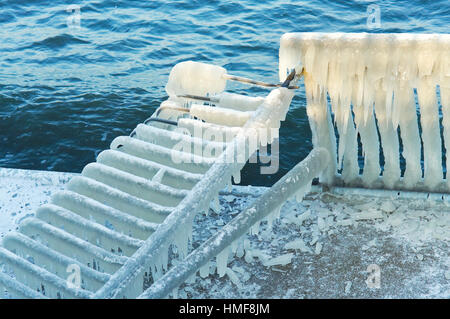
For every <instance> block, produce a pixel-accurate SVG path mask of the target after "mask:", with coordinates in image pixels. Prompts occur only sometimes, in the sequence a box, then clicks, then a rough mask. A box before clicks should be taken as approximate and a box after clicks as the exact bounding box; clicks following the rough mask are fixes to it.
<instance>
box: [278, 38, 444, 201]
mask: <svg viewBox="0 0 450 319" xmlns="http://www.w3.org/2000/svg"><path fill="white" fill-rule="evenodd" d="M299 63H301V64H302V66H303V68H304V81H305V90H306V97H307V114H308V117H309V121H310V126H311V129H312V137H313V145H314V147H325V148H326V149H328V150H329V151H330V152H331V153H332V154H336V157H334V156H333V157H334V158H335V160H333V161H332V163H331V164H330V166H329V167H328V169H327V170H326V171H325V172H324V174H322V176H321V178H320V180H321V182H322V183H323V184H328V185H340V186H356V187H365V188H384V189H398V190H414V191H427V192H441V193H448V192H450V178H449V177H448V176H447V173H446V172H447V170H449V169H450V156H449V155H448V153H447V150H450V35H449V34H367V33H358V34H346V33H287V34H285V35H283V36H282V38H281V45H280V78H281V79H283V78H285V77H286V74H287V73H286V72H287V71H288V70H290V69H292V68H294V67H295V66H296V65H298V64H299ZM444 159H445V160H444Z"/></svg>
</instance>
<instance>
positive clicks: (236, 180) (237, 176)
mask: <svg viewBox="0 0 450 319" xmlns="http://www.w3.org/2000/svg"><path fill="white" fill-rule="evenodd" d="M233 180H234V183H235V184H240V183H241V171H240V170H237V171H236V172H234V174H233Z"/></svg>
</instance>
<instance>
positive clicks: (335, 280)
mask: <svg viewBox="0 0 450 319" xmlns="http://www.w3.org/2000/svg"><path fill="white" fill-rule="evenodd" d="M74 175H76V174H72V173H58V172H43V171H29V170H17V169H4V168H0V190H1V192H0V207H1V208H0V233H1V235H2V236H4V234H5V233H7V232H9V231H10V230H11V229H15V228H16V227H17V225H18V223H19V222H20V221H21V220H23V219H24V218H25V217H27V216H29V215H31V214H34V212H35V211H36V209H37V208H38V207H39V206H40V205H41V204H42V203H45V202H47V201H49V200H50V197H51V194H52V193H54V192H56V191H58V190H60V189H61V188H63V187H64V184H65V183H66V182H67V181H68V180H69V179H70V177H72V176H74ZM263 190H264V188H262V187H247V186H246V187H239V186H237V187H233V190H232V191H231V193H222V195H221V196H220V202H221V207H222V209H221V211H220V212H219V214H214V213H212V214H210V215H209V216H198V218H197V220H196V226H195V230H194V240H196V241H199V242H200V241H202V240H205V239H206V238H207V237H208V236H210V235H211V233H213V232H214V231H215V230H216V229H218V228H220V227H222V226H223V224H224V223H226V222H228V221H229V220H230V219H231V218H232V217H233V216H235V215H236V214H237V213H238V212H239V211H241V210H242V208H244V207H245V206H246V205H247V204H248V203H249V202H250V201H252V200H253V199H254V197H255V196H259V195H260V194H261V193H262V192H263ZM313 190H314V189H313ZM315 191H316V193H312V194H310V195H309V196H308V197H307V198H306V199H305V200H304V201H303V202H302V203H294V202H288V203H287V204H286V206H285V207H284V208H283V210H282V212H281V219H280V221H279V222H277V223H275V226H274V233H273V234H271V233H270V232H268V233H267V235H264V227H265V226H264V225H262V232H261V233H262V234H263V235H262V236H261V237H260V238H259V239H256V238H254V237H252V238H251V241H250V244H251V246H252V249H253V257H252V259H253V261H252V262H251V263H246V262H244V258H235V259H234V261H233V262H231V263H230V265H229V266H230V268H231V270H232V271H233V274H234V275H235V276H233V279H230V277H228V276H225V277H223V278H218V276H216V275H212V276H209V277H208V278H206V279H200V278H199V277H197V279H196V281H195V282H194V283H190V284H187V285H185V286H183V287H182V289H180V290H179V293H178V296H179V297H193V298H318V297H322V298H347V297H358V298H360V297H362V298H382V297H384V298H396V297H401V298H411V297H435V298H438V297H440V298H449V297H450V256H449V254H448V244H449V237H450V234H449V229H450V207H449V206H450V204H449V203H435V202H433V201H430V200H428V201H427V200H422V199H420V200H419V199H414V198H412V199H408V198H404V199H400V200H392V199H390V198H386V197H384V198H381V199H380V198H376V197H373V196H372V197H370V196H367V195H364V196H363V195H361V194H358V192H355V193H353V194H350V193H349V194H346V195H345V196H344V195H343V194H338V193H334V194H332V193H322V194H320V193H318V192H317V191H318V189H317V188H316V189H315ZM374 194H375V193H374ZM374 194H372V195H374ZM280 257H281V258H280ZM283 263H286V264H285V265H282V264H283ZM370 264H377V265H379V266H380V268H381V288H380V289H376V288H375V289H370V288H368V287H367V285H366V283H365V280H366V279H367V277H368V274H367V273H366V270H367V266H368V265H370ZM244 287H245V288H244Z"/></svg>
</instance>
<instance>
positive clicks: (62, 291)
mask: <svg viewBox="0 0 450 319" xmlns="http://www.w3.org/2000/svg"><path fill="white" fill-rule="evenodd" d="M0 260H1V262H2V263H3V264H4V265H7V266H10V267H11V269H13V270H14V275H15V276H16V280H18V281H20V282H22V283H26V285H27V286H31V288H32V289H36V290H39V291H41V292H42V293H43V294H45V296H48V297H50V298H90V297H91V296H92V293H90V292H88V291H86V290H83V289H76V288H69V287H68V285H67V281H66V280H62V279H61V278H59V277H58V276H56V275H55V274H52V273H51V272H49V271H47V270H45V269H44V268H41V267H38V266H36V265H34V264H32V263H30V262H29V261H27V260H26V259H23V258H21V257H19V256H17V255H15V254H14V253H12V252H10V251H9V250H6V249H4V248H2V247H0Z"/></svg>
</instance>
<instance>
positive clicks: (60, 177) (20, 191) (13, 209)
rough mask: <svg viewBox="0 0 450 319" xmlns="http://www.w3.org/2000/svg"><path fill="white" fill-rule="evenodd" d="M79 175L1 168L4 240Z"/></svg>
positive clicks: (0, 226)
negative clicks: (73, 177)
mask: <svg viewBox="0 0 450 319" xmlns="http://www.w3.org/2000/svg"><path fill="white" fill-rule="evenodd" d="M74 175H75V174H71V173H60V172H45V171H31V170H19V169H8V168H0V237H1V238H3V237H4V236H5V234H6V233H8V232H10V231H12V230H15V229H16V228H17V226H18V224H19V223H20V222H21V221H22V220H24V219H25V218H27V217H29V216H34V215H35V212H36V210H37V208H38V207H40V206H41V205H43V204H46V203H48V202H49V200H50V197H51V195H52V194H53V193H56V192H57V191H59V190H62V189H63V188H64V184H65V183H67V182H68V181H69V179H70V178H71V177H72V176H74Z"/></svg>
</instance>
